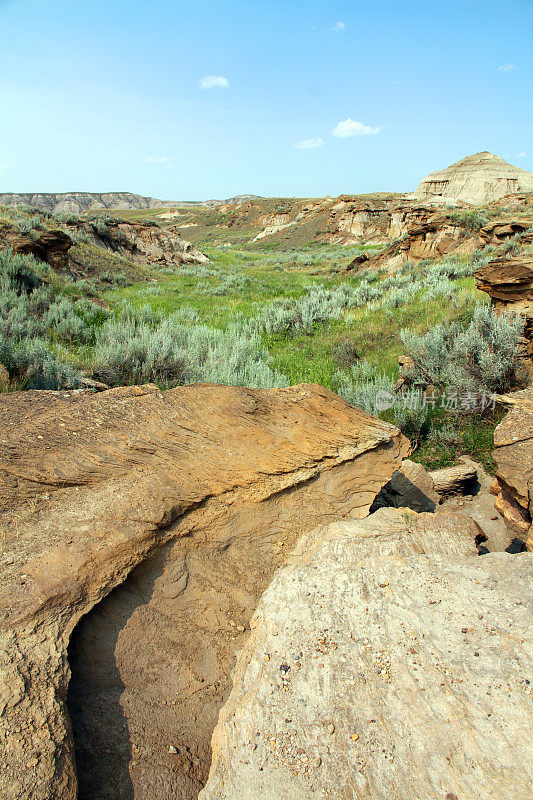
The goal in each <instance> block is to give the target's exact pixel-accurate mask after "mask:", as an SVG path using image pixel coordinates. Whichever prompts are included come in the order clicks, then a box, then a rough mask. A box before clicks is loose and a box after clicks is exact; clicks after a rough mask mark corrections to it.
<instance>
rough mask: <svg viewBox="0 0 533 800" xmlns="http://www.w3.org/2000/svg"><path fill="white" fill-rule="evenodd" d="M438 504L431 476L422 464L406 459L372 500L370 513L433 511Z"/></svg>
mask: <svg viewBox="0 0 533 800" xmlns="http://www.w3.org/2000/svg"><path fill="white" fill-rule="evenodd" d="M439 502H440V497H439V495H438V494H437V492H436V491H435V484H434V482H433V478H432V476H431V475H430V474H429V473H428V472H426V470H425V469H424V467H423V466H422V464H417V463H416V462H415V461H411V460H410V459H409V458H406V459H405V460H404V461H403V462H402V465H401V467H400V469H397V470H396V472H395V473H394V475H393V476H392V478H391V479H390V481H389V482H388V483H387V484H386V485H385V486H384V487H383V489H382V490H381V492H380V493H379V494H378V496H377V497H376V499H375V500H374V502H373V504H372V508H371V511H377V509H378V508H387V507H393V508H411V509H413V511H435V508H436V507H437V505H438V503H439Z"/></svg>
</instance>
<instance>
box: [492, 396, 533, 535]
mask: <svg viewBox="0 0 533 800" xmlns="http://www.w3.org/2000/svg"><path fill="white" fill-rule="evenodd" d="M501 399H502V401H503V402H505V403H506V404H507V405H508V406H509V408H510V410H509V412H508V414H506V416H505V417H504V418H503V420H502V421H501V422H500V424H499V425H498V427H497V428H496V430H495V431H494V452H493V458H494V463H495V465H496V476H497V479H498V480H497V483H496V489H495V490H496V492H497V496H496V500H495V502H494V506H495V508H496V510H497V511H498V512H499V513H501V514H502V515H503V517H504V518H505V520H506V522H507V523H508V524H509V527H510V528H511V529H512V530H514V531H516V533H517V534H518V535H519V536H520V537H521V538H523V539H524V540H525V542H526V546H527V548H528V550H533V525H532V519H533V388H532V387H530V388H529V389H525V390H524V391H522V392H516V393H514V394H509V395H503V396H502V398H501Z"/></svg>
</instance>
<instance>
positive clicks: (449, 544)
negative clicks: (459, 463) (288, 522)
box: [200, 509, 533, 800]
mask: <svg viewBox="0 0 533 800" xmlns="http://www.w3.org/2000/svg"><path fill="white" fill-rule="evenodd" d="M477 531H478V528H477V526H476V525H475V523H474V522H473V521H472V520H470V519H468V518H467V517H463V516H461V515H459V514H446V513H443V514H439V515H438V516H435V515H433V514H420V515H418V514H416V513H415V512H407V511H406V510H405V509H403V510H402V509H398V510H396V509H381V510H380V511H378V512H376V513H375V514H374V515H372V516H370V517H368V518H367V519H365V520H363V521H346V522H340V523H333V524H331V525H330V526H328V527H327V528H325V529H324V528H318V529H316V530H314V531H312V532H311V533H310V534H308V535H307V536H304V537H303V538H302V539H301V540H300V542H299V543H298V545H297V547H296V548H295V550H294V552H293V554H292V556H291V558H290V559H289V561H288V563H287V564H286V565H285V566H284V567H283V568H282V569H280V570H279V571H278V572H277V574H276V576H275V578H274V580H273V582H272V583H271V584H270V586H269V588H268V590H267V591H266V592H265V594H264V596H263V598H262V600H261V603H260V605H259V608H258V610H257V612H256V614H255V615H254V617H253V619H252V622H251V629H252V632H251V635H250V638H249V639H248V641H247V643H246V644H245V646H244V648H243V650H242V652H241V653H240V655H239V659H238V663H237V667H236V673H235V683H234V688H233V690H232V692H231V695H230V698H229V700H228V702H227V704H226V705H225V706H224V708H223V710H222V712H221V714H220V719H219V722H218V725H217V727H216V729H215V733H214V736H213V763H212V767H211V772H210V777H209V781H208V783H207V786H206V788H205V789H204V790H203V791H202V792H201V793H200V798H201V800H257V798H261V800H280V798H291V800H310V798H315V797H316V798H320V800H327V799H328V798H343V800H384V798H393V797H394V798H398V800H400V799H401V800H428V798H442V799H443V800H444V798H449V799H450V800H451V798H461V800H489V798H492V797H497V798H498V799H499V800H516V798H518V797H526V796H529V792H530V786H531V781H532V779H533V774H532V773H531V768H530V762H529V760H528V751H529V738H530V737H529V730H528V728H529V724H528V709H530V702H531V701H530V696H531V689H530V686H529V681H528V680H527V675H528V669H529V666H530V663H531V662H530V659H531V642H530V638H529V632H528V631H529V628H530V624H529V619H530V617H529V614H530V612H528V609H527V597H528V587H529V585H530V580H531V556H530V555H529V554H522V555H518V556H509V555H508V554H506V553H490V554H488V555H485V556H482V557H479V556H477V555H476V548H475V546H474V539H475V536H476V534H477Z"/></svg>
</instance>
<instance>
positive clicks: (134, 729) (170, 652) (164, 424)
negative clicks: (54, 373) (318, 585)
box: [0, 385, 409, 800]
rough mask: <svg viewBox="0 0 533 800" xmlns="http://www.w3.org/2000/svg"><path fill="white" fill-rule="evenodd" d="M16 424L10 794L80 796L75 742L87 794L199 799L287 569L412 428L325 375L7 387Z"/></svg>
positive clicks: (0, 487)
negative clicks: (278, 574)
mask: <svg viewBox="0 0 533 800" xmlns="http://www.w3.org/2000/svg"><path fill="white" fill-rule="evenodd" d="M0 428H1V433H0V524H1V530H2V541H3V542H4V547H3V551H2V555H1V558H0V570H1V575H2V579H1V583H0V640H1V642H0V644H1V647H0V681H1V682H2V687H3V691H2V699H1V702H0V737H1V741H2V770H1V774H0V795H1V796H2V800H4V799H5V800H15V798H16V800H30V798H31V800H45V799H46V800H59V798H61V800H74V798H75V797H76V796H77V794H76V793H77V785H76V774H75V766H74V746H75V748H76V753H77V758H78V776H79V780H80V789H79V800H87V799H88V798H90V800H104V798H106V799H107V798H109V797H110V796H112V797H113V798H114V800H126V798H128V800H129V799H130V798H131V797H132V796H135V798H136V800H137V799H138V798H139V799H140V800H163V799H164V800H168V798H169V797H180V798H182V800H188V799H189V798H191V799H192V798H195V797H196V796H197V794H198V791H199V789H200V787H201V785H202V783H203V782H204V781H205V778H206V776H207V769H208V766H209V754H210V750H209V743H210V739H211V734H212V731H213V728H214V725H215V722H216V717H217V714H218V711H219V708H220V706H221V703H222V702H223V700H224V699H225V697H226V695H227V693H228V689H229V681H230V678H229V676H230V673H231V670H232V668H233V664H234V657H235V652H236V650H237V649H238V648H240V646H241V643H242V641H243V637H244V635H245V629H246V628H247V626H248V623H249V619H250V616H251V614H252V612H253V610H254V609H255V607H256V604H257V601H258V598H259V596H260V594H261V593H262V591H263V590H264V589H265V588H266V586H267V585H268V582H269V581H270V579H271V577H272V575H273V572H274V571H275V569H276V568H277V567H278V566H279V565H280V564H282V563H283V561H284V560H285V553H286V552H288V550H289V549H290V548H291V547H292V546H293V544H294V542H295V541H296V539H297V538H298V537H299V536H300V535H301V534H302V533H304V532H305V531H306V530H309V529H310V528H311V527H314V525H315V524H316V522H317V521H318V522H322V523H324V522H328V521H331V520H333V519H336V518H339V517H341V518H342V517H347V518H358V517H362V516H364V515H366V514H367V513H368V509H369V507H370V504H371V503H372V501H373V499H374V497H375V495H376V493H377V492H378V491H379V489H380V488H381V486H382V485H383V484H384V483H386V482H387V481H388V480H389V478H390V476H391V475H392V473H393V472H394V470H395V469H396V468H397V466H398V464H399V462H400V461H401V459H402V458H403V457H404V456H405V455H407V454H408V452H409V445H408V443H407V441H406V440H405V439H404V438H403V437H402V436H401V435H400V434H399V432H398V431H397V429H396V428H394V427H392V426H390V425H388V424H386V423H384V422H381V421H379V420H376V419H373V418H372V417H369V416H368V415H367V414H365V413H363V412H361V411H359V410H357V409H355V408H353V407H351V406H349V405H348V404H347V403H346V402H345V401H343V400H342V399H341V398H339V397H337V396H336V395H334V394H332V393H331V392H328V391H327V390H324V389H322V388H321V387H318V386H300V387H294V388H292V389H286V390H283V389H281V390H271V391H264V390H251V389H243V388H237V387H217V386H210V385H202V386H191V387H182V388H178V389H172V390H169V391H166V392H160V391H159V390H158V389H157V388H156V387H155V386H144V387H129V388H120V389H113V390H109V391H104V392H100V393H97V394H95V393H91V392H88V391H74V392H35V391H29V392H22V393H15V394H6V395H2V396H1V397H0ZM115 587H117V588H115ZM101 601H102V602H101ZM91 609H92V610H91ZM84 615H85V616H84ZM82 617H83V620H82V622H81V624H79V625H77V623H78V622H79V620H80V619H81V618H82ZM73 631H74V633H73ZM69 641H70V664H71V669H72V674H73V678H72V681H71V685H70V687H69V698H68V708H69V710H70V713H71V716H72V721H73V725H74V738H73V736H72V732H71V724H70V720H69V716H68V714H67V710H66V706H65V697H66V694H67V684H68V678H69V668H68V663H67V645H69ZM170 746H172V747H174V748H175V749H176V751H177V753H176V754H174V753H169V747H170ZM30 760H31V768H28V767H29V761H30Z"/></svg>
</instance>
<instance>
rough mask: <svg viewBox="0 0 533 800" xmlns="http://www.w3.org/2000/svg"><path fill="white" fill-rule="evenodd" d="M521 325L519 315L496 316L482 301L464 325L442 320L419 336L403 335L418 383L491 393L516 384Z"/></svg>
mask: <svg viewBox="0 0 533 800" xmlns="http://www.w3.org/2000/svg"><path fill="white" fill-rule="evenodd" d="M523 329H524V320H523V318H522V317H520V316H515V315H511V314H500V315H497V314H495V313H494V311H493V310H492V308H491V307H490V306H489V305H480V306H478V307H477V308H476V309H475V311H474V314H473V317H472V320H471V322H470V324H469V325H468V326H467V327H466V328H464V327H463V326H461V325H460V324H459V323H452V324H450V323H441V324H439V325H436V326H435V327H434V328H432V329H431V330H430V331H428V332H427V333H425V334H422V335H418V334H414V333H411V332H410V331H408V330H403V331H402V332H401V339H402V342H403V343H404V345H405V348H406V352H407V353H408V355H410V356H411V358H412V359H413V362H414V367H413V377H414V378H415V380H416V381H418V382H420V383H423V384H433V385H434V386H436V387H438V388H444V387H447V388H449V389H452V390H454V391H469V392H476V393H480V394H485V393H487V394H490V393H493V392H494V393H498V392H505V391H507V390H509V389H510V388H512V387H513V386H515V385H516V384H517V382H518V379H519V376H518V370H519V360H518V355H517V351H518V348H519V344H520V337H521V335H522V333H523Z"/></svg>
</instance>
